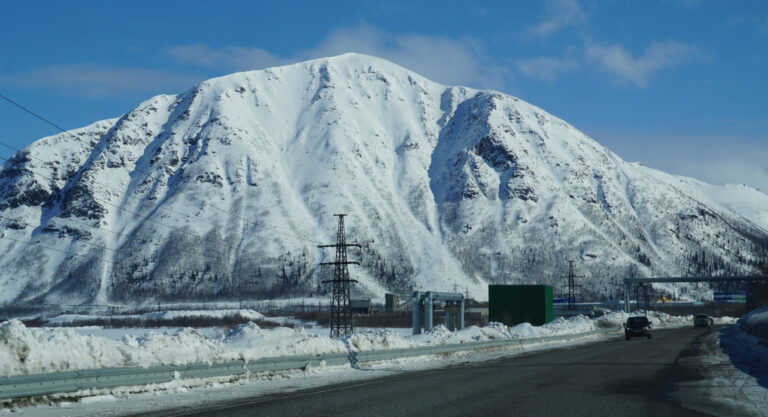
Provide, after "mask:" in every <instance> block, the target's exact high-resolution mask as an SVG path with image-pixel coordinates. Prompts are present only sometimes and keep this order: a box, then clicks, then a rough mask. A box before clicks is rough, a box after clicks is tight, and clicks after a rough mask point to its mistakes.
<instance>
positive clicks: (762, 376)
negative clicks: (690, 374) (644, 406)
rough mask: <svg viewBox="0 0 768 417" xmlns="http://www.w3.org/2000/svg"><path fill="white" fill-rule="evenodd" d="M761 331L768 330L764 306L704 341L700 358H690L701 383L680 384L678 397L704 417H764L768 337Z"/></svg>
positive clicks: (766, 410) (767, 407) (767, 399)
mask: <svg viewBox="0 0 768 417" xmlns="http://www.w3.org/2000/svg"><path fill="white" fill-rule="evenodd" d="M761 329H762V330H765V329H768V306H766V307H763V308H761V309H758V310H755V311H753V312H751V313H749V314H747V315H745V316H743V317H742V318H741V319H739V321H738V323H737V325H736V326H730V327H727V328H725V329H723V330H721V331H720V333H719V334H713V335H711V336H709V337H707V338H705V339H704V341H703V343H702V346H701V349H702V352H701V355H700V356H696V357H693V358H690V360H691V361H693V363H696V364H700V365H701V366H700V367H699V369H700V371H701V377H702V379H700V380H697V381H691V382H686V383H682V384H680V387H679V392H680V394H679V396H680V397H681V398H682V397H685V396H687V397H688V398H691V400H689V401H687V404H688V405H689V406H692V407H696V406H697V405H698V407H701V411H706V412H707V413H708V414H714V415H720V416H732V415H739V416H761V417H767V416H768V334H763V336H760V335H759V333H757V332H759V331H760V330H761ZM756 331H757V332H756ZM750 332H752V334H750ZM704 398H706V400H707V401H708V403H703V399H704Z"/></svg>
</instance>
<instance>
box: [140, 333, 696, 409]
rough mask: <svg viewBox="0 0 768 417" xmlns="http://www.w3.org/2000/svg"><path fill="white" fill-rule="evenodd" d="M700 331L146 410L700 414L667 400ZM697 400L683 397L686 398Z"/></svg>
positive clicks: (689, 369) (687, 371)
mask: <svg viewBox="0 0 768 417" xmlns="http://www.w3.org/2000/svg"><path fill="white" fill-rule="evenodd" d="M705 334H706V330H693V329H675V330H655V331H654V335H653V336H654V337H653V339H650V340H648V339H632V340H631V341H625V340H624V339H623V337H622V338H616V339H612V340H609V341H604V342H598V343H593V344H588V345H581V346H577V347H573V348H564V349H557V350H551V351H545V352H536V353H530V354H525V355H520V356H515V357H510V358H504V359H498V360H493V361H487V362H479V363H468V364H464V365H460V366H453V367H449V368H443V369H436V370H429V371H421V372H410V373H403V374H398V375H394V376H388V377H384V378H378V379H372V380H366V381H362V382H354V383H343V384H337V385H331V386H326V387H322V388H315V389H310V390H305V391H297V392H292V393H286V394H276V395H268V396H263V397H256V398H250V399H242V400H238V401H236V402H228V403H221V404H210V405H208V406H206V407H204V408H200V407H198V408H196V409H195V410H192V409H189V410H184V409H176V410H173V411H166V412H161V413H151V414H150V415H152V416H181V415H184V416H301V417H306V416H386V417H391V416H424V417H426V416H657V417H659V416H675V417H684V416H701V415H702V414H701V412H697V411H693V410H689V409H686V408H683V407H681V406H679V405H677V404H676V403H675V401H674V400H672V395H671V394H672V393H673V391H674V387H675V383H676V382H679V381H681V380H686V379H691V378H693V377H695V374H696V372H697V370H696V366H698V365H686V363H690V362H688V361H685V360H679V359H680V358H684V357H686V356H689V355H691V354H693V353H692V351H694V350H695V349H696V345H697V343H696V342H697V339H701V338H703V337H704V336H705ZM690 400H694V401H695V398H694V399H687V401H690Z"/></svg>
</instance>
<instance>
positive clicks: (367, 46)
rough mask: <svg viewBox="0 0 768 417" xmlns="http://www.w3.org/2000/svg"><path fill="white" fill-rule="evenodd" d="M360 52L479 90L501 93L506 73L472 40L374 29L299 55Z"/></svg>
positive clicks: (341, 35)
mask: <svg viewBox="0 0 768 417" xmlns="http://www.w3.org/2000/svg"><path fill="white" fill-rule="evenodd" d="M345 52H358V53H363V54H368V55H374V56H378V57H381V58H384V59H387V60H390V61H392V62H394V63H396V64H399V65H402V66H404V67H406V68H408V69H411V70H413V71H416V72H418V73H420V74H422V75H424V76H425V77H427V78H430V79H432V80H434V81H437V82H440V83H443V84H449V85H455V84H463V85H468V86H470V87H476V88H495V89H502V88H503V87H504V84H505V80H506V78H507V75H508V73H507V71H506V69H504V68H503V67H502V66H500V65H498V64H497V63H496V62H494V61H493V60H492V59H491V58H490V57H489V56H488V55H486V54H485V52H484V51H483V47H482V44H481V43H480V42H478V41H476V40H473V39H466V38H465V39H455V38H448V37H442V36H427V35H418V34H402V35H401V34H397V35H396V34H392V33H389V32H385V31H383V30H380V29H378V28H376V27H374V26H371V25H359V26H356V27H352V28H344V29H340V30H337V31H335V32H333V33H331V35H330V36H328V38H326V39H325V40H324V41H323V42H321V43H320V45H318V46H317V47H315V48H312V49H310V50H307V51H304V52H302V53H300V54H299V56H300V57H302V58H317V57H323V56H332V55H339V54H342V53H345Z"/></svg>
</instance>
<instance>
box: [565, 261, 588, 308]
mask: <svg viewBox="0 0 768 417" xmlns="http://www.w3.org/2000/svg"><path fill="white" fill-rule="evenodd" d="M573 262H574V261H572V260H570V259H569V260H568V276H567V277H566V278H568V310H576V287H580V285H576V278H584V276H583V275H576V274H575V273H574V272H573Z"/></svg>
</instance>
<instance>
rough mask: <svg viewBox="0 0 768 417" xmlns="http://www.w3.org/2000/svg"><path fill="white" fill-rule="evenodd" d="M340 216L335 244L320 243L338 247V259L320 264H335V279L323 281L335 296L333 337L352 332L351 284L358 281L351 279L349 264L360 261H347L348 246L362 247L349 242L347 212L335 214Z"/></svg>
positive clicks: (332, 316)
mask: <svg viewBox="0 0 768 417" xmlns="http://www.w3.org/2000/svg"><path fill="white" fill-rule="evenodd" d="M334 216H336V217H338V218H339V229H338V231H337V232H336V244H335V245H319V246H318V247H319V248H336V261H335V262H323V263H321V264H320V265H333V266H334V270H333V279H332V280H326V281H323V283H330V284H331V285H332V286H333V297H332V300H331V337H342V336H346V335H348V334H351V333H352V330H353V328H352V309H351V308H350V305H349V300H350V298H349V285H350V283H353V282H357V281H356V280H354V279H349V268H348V267H347V265H350V264H352V265H359V264H360V263H359V262H350V261H347V247H350V246H356V247H358V248H359V247H360V245H358V244H357V243H347V238H346V236H345V235H344V216H346V214H334Z"/></svg>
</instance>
